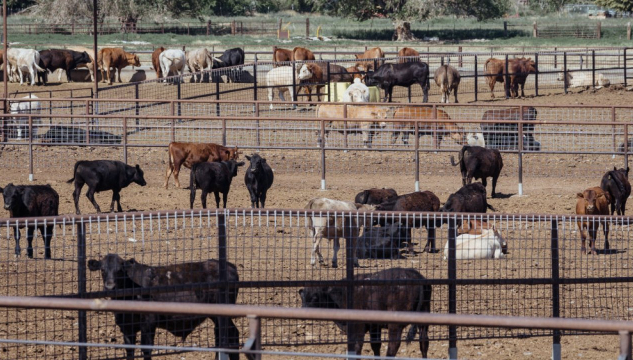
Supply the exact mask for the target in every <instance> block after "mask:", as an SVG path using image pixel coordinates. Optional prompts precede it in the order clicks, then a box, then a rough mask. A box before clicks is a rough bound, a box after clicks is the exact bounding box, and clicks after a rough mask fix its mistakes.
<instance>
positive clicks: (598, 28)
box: [596, 21, 602, 39]
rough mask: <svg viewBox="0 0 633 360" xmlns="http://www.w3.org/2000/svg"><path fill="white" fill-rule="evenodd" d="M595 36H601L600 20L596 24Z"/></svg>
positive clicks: (599, 37)
mask: <svg viewBox="0 0 633 360" xmlns="http://www.w3.org/2000/svg"><path fill="white" fill-rule="evenodd" d="M596 37H597V38H598V39H601V38H602V21H598V24H597V25H596Z"/></svg>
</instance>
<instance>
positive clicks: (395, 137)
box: [391, 131, 404, 145]
mask: <svg viewBox="0 0 633 360" xmlns="http://www.w3.org/2000/svg"><path fill="white" fill-rule="evenodd" d="M398 137H400V131H394V132H392V133H391V144H392V145H393V144H395V143H396V141H398ZM403 137H404V134H403ZM403 141H404V140H403Z"/></svg>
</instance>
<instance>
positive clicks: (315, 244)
mask: <svg viewBox="0 0 633 360" xmlns="http://www.w3.org/2000/svg"><path fill="white" fill-rule="evenodd" d="M320 247H321V235H319V232H318V231H317V230H316V228H315V229H314V235H313V236H312V258H310V265H314V264H315V263H316V256H317V255H318V256H319V263H320V264H323V255H321V250H320Z"/></svg>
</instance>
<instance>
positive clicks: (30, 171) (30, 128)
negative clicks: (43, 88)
mask: <svg viewBox="0 0 633 360" xmlns="http://www.w3.org/2000/svg"><path fill="white" fill-rule="evenodd" d="M29 104H30V102H29ZM28 121H29V181H33V115H30V114H29V120H28Z"/></svg>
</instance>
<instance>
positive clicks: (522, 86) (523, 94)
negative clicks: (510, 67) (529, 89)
mask: <svg viewBox="0 0 633 360" xmlns="http://www.w3.org/2000/svg"><path fill="white" fill-rule="evenodd" d="M524 87H525V83H523V84H521V97H523V98H524V97H525V93H524V92H523V88H524Z"/></svg>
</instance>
